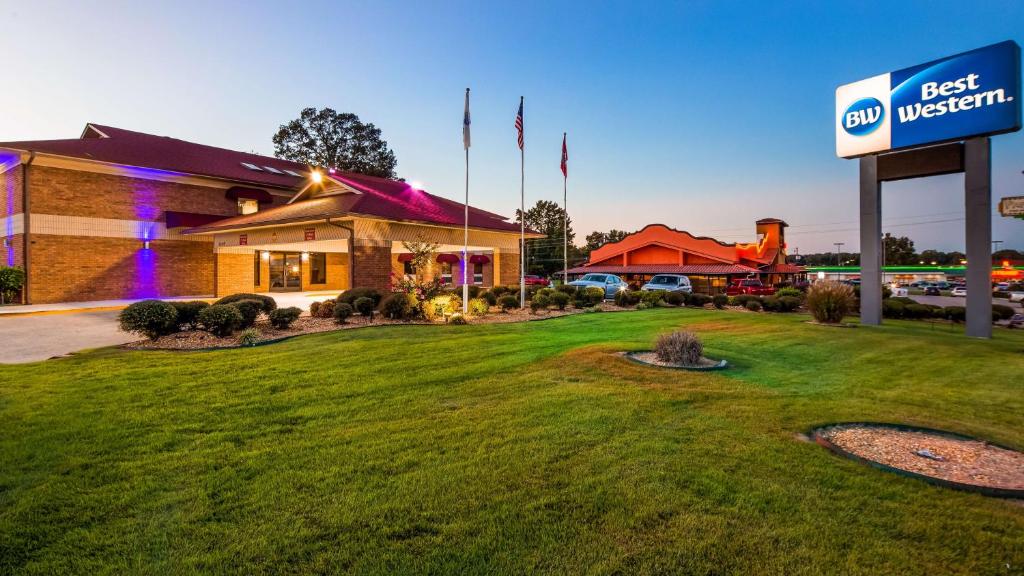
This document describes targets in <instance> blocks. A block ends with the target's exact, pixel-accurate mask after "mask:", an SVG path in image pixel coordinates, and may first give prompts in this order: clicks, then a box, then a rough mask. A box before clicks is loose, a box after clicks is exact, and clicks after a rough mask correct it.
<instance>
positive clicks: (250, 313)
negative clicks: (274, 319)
mask: <svg viewBox="0 0 1024 576" xmlns="http://www.w3.org/2000/svg"><path fill="white" fill-rule="evenodd" d="M228 306H234V307H235V308H238V312H239V313H240V314H241V315H242V322H241V324H239V325H238V327H239V328H249V327H250V326H252V325H253V324H255V323H256V318H258V317H259V315H260V312H262V311H263V303H262V302H260V301H259V300H236V301H234V302H232V303H231V304H228ZM271 312H273V310H271Z"/></svg>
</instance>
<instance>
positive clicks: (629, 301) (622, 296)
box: [615, 290, 640, 308]
mask: <svg viewBox="0 0 1024 576" xmlns="http://www.w3.org/2000/svg"><path fill="white" fill-rule="evenodd" d="M639 302H640V292H639V291H637V290H620V291H618V292H616V293H615V305H616V306H621V307H623V308H626V307H628V306H634V305H636V304H637V303H639Z"/></svg>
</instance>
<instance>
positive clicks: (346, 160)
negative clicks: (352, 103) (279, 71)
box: [274, 108, 398, 178]
mask: <svg viewBox="0 0 1024 576" xmlns="http://www.w3.org/2000/svg"><path fill="white" fill-rule="evenodd" d="M274 155H275V156H277V157H278V158H284V159H285V160H292V161H294V162H302V163H304V164H309V165H310V166H320V167H323V168H337V169H338V170H344V171H346V172H357V173H359V174H367V175H370V176H380V177H382V178H394V177H395V166H396V165H397V164H398V160H397V159H395V153H394V152H392V151H391V149H390V148H388V143H387V142H386V141H385V140H384V139H383V138H381V136H380V129H379V128H377V127H376V126H374V125H373V124H369V123H368V124H364V123H363V122H361V121H360V120H359V117H358V116H356V115H355V114H350V113H347V112H341V113H339V112H335V111H334V110H332V109H330V108H324V109H323V110H317V109H316V108H306V109H304V110H303V111H302V112H301V113H300V114H299V117H298V118H297V119H295V120H292V121H291V122H288V123H287V124H282V125H281V127H280V128H279V129H278V131H277V134H274Z"/></svg>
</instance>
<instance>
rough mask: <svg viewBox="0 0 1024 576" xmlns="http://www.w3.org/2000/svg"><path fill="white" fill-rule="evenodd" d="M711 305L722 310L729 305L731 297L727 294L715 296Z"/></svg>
mask: <svg viewBox="0 0 1024 576" xmlns="http://www.w3.org/2000/svg"><path fill="white" fill-rule="evenodd" d="M711 303H712V304H714V305H715V308H718V309H719V310H721V309H722V308H725V305H726V304H728V303H729V297H728V296H726V295H725V294H715V295H714V296H712V297H711Z"/></svg>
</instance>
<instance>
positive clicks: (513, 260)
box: [496, 252, 519, 289]
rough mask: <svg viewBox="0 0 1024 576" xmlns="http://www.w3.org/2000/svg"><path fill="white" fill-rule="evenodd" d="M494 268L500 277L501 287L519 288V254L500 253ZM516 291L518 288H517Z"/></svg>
mask: <svg viewBox="0 0 1024 576" xmlns="http://www.w3.org/2000/svg"><path fill="white" fill-rule="evenodd" d="M496 268H497V271H498V273H499V276H500V278H499V279H500V280H501V285H502V286H516V287H518V286H519V254H518V253H515V252H502V253H501V256H500V258H499V259H498V262H496ZM517 289H518V288H517Z"/></svg>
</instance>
